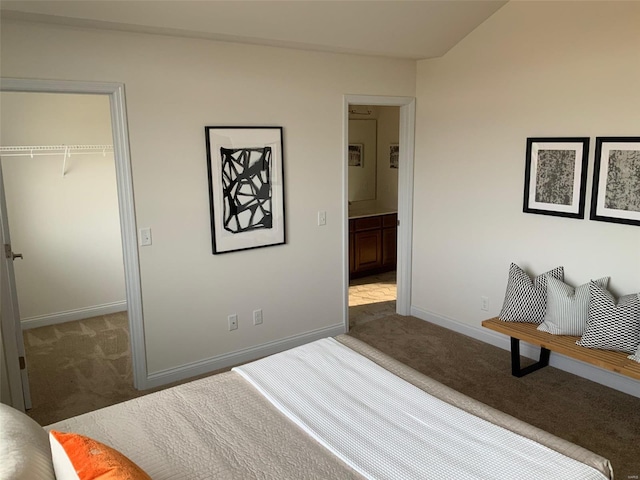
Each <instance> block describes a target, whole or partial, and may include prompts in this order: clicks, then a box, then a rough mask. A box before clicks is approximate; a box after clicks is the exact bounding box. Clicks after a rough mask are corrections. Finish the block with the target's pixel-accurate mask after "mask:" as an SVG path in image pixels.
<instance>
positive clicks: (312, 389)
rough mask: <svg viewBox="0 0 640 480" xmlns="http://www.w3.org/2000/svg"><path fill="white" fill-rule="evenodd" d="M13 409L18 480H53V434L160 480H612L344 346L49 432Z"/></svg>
mask: <svg viewBox="0 0 640 480" xmlns="http://www.w3.org/2000/svg"><path fill="white" fill-rule="evenodd" d="M7 409H9V410H13V409H10V408H9V407H5V408H3V409H2V410H0V422H1V424H2V433H1V434H2V435H4V436H5V437H7V436H9V437H11V438H12V439H13V440H11V442H12V444H11V445H9V444H8V443H7V441H5V440H6V439H1V440H2V442H0V449H1V450H2V451H1V454H0V461H2V464H0V477H1V478H3V479H5V478H6V479H10V480H14V479H22V478H29V479H31V480H36V479H39V478H55V476H54V475H53V470H52V467H51V466H50V465H48V462H51V453H50V447H49V442H48V440H49V438H48V437H49V436H48V434H47V431H62V432H75V433H79V434H81V435H85V436H87V437H90V438H92V439H95V440H97V441H99V442H102V443H104V444H106V445H109V446H111V447H113V448H114V449H116V450H117V451H118V452H121V453H123V454H124V455H126V456H127V457H128V458H129V459H131V461H132V462H134V463H135V464H136V465H138V466H139V467H140V468H141V469H142V470H144V471H145V472H146V473H147V474H148V475H149V476H150V477H151V478H153V479H154V480H156V479H157V480H163V479H172V480H177V479H189V480H198V479H212V478H220V479H251V478H260V479H279V480H285V479H362V478H396V479H403V478H406V479H413V478H416V479H417V478H434V479H442V478H457V477H458V476H461V477H462V478H467V479H473V478H477V479H482V480H486V479H489V478H496V479H498V478H519V479H524V478H531V479H536V480H540V479H544V478H549V479H556V478H563V479H571V478H575V479H581V480H583V479H594V480H601V479H612V478H613V471H612V469H611V465H610V463H609V462H608V461H607V460H606V459H605V458H603V457H601V456H599V455H597V454H594V453H592V452H589V451H587V450H585V449H583V448H582V447H579V446H578V445H575V444H572V443H570V442H567V441H565V440H562V439H560V438H558V437H555V436H553V435H551V434H549V433H547V432H544V431H542V430H540V429H537V428H535V427H533V426H531V425H528V424H526V423H523V422H521V421H519V420H517V419H515V418H513V417H511V416H508V415H506V414H504V413H502V412H500V411H497V410H495V409H493V408H490V407H488V406H486V405H484V404H481V403H479V402H477V401H475V400H473V399H471V398H469V397H466V396H465V395H462V394H460V393H459V392H456V391H454V390H452V389H450V388H448V387H446V386H444V385H443V384H441V383H438V382H436V381H434V380H432V379H430V378H428V377H426V376H424V375H422V374H420V373H418V372H416V371H415V370H413V369H411V368H409V367H407V366H406V365H403V364H401V363H400V362H397V361H396V360H394V359H392V358H391V357H388V356H387V355H385V354H383V353H381V352H380V351H378V350H376V349H374V348H372V347H370V346H369V345H367V344H365V343H363V342H361V341H359V340H357V339H355V338H352V337H349V336H346V335H340V336H338V337H335V338H328V339H323V340H319V341H317V342H312V343H310V344H308V345H303V346H301V347H297V348H295V349H292V350H289V351H286V352H283V353H280V354H277V355H273V356H271V357H267V358H265V359H261V360H258V361H256V362H252V363H250V364H247V365H244V366H241V367H239V368H236V369H233V370H232V371H230V372H226V373H223V374H219V375H215V376H212V377H208V378H204V379H200V380H196V381H193V382H190V383H186V384H183V385H179V386H176V387H173V388H169V389H166V390H163V391H159V392H156V393H152V394H149V395H146V396H143V397H139V398H136V399H133V400H130V401H127V402H124V403H121V404H117V405H113V406H110V407H107V408H103V409H101V410H97V411H95V412H91V413H87V414H84V415H79V416H77V417H73V418H70V419H67V420H64V421H61V422H58V423H55V424H53V425H49V426H47V427H45V428H41V427H39V426H37V427H34V426H33V425H29V426H27V423H28V422H32V423H33V424H35V422H33V421H32V420H31V419H29V418H28V417H27V416H26V415H23V414H21V413H19V412H15V411H14V412H10V413H7ZM20 422H25V425H24V426H23V425H21V424H20ZM35 425H37V424H35ZM16 432H18V433H16ZM20 442H22V443H24V444H25V445H21V444H20ZM7 457H11V458H9V460H10V461H9V462H7V461H6V460H7ZM29 468H31V469H32V471H31V473H28V470H29ZM10 469H13V471H10ZM21 469H22V470H21ZM25 469H26V470H25ZM25 471H27V473H25ZM34 471H37V472H38V473H37V476H36V474H35V473H33V472H34Z"/></svg>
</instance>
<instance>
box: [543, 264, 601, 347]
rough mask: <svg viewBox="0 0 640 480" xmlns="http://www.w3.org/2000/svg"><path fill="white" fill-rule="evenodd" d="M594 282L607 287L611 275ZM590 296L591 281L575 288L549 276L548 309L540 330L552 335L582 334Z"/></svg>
mask: <svg viewBox="0 0 640 480" xmlns="http://www.w3.org/2000/svg"><path fill="white" fill-rule="evenodd" d="M593 282H594V283H595V284H596V285H598V286H600V287H602V288H607V286H608V285H609V277H603V278H599V279H598V280H593ZM589 298H590V295H589V283H585V284H584V285H580V286H579V287H576V288H573V287H572V286H571V285H568V284H566V283H564V282H563V281H561V280H558V279H557V278H554V277H552V276H550V275H549V276H547V311H546V313H545V315H544V321H543V322H542V323H541V324H540V325H539V326H538V330H540V331H542V332H547V333H550V334H552V335H572V336H574V337H577V336H580V335H582V334H583V333H584V330H585V328H586V327H587V321H588V320H589Z"/></svg>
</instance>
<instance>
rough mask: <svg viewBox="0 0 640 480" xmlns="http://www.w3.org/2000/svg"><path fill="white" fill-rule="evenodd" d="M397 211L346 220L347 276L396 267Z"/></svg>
mask: <svg viewBox="0 0 640 480" xmlns="http://www.w3.org/2000/svg"><path fill="white" fill-rule="evenodd" d="M397 223H398V216H397V214H395V213H393V214H388V215H375V216H370V217H362V218H353V219H350V220H349V276H350V277H351V278H356V277H360V276H364V275H371V274H374V273H381V272H386V271H390V270H395V268H396V255H397V254H396V245H397V243H396V236H397Z"/></svg>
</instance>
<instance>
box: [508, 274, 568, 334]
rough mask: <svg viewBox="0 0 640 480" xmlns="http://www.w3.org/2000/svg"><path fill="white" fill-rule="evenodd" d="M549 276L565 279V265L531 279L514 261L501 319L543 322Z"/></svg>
mask: <svg viewBox="0 0 640 480" xmlns="http://www.w3.org/2000/svg"><path fill="white" fill-rule="evenodd" d="M547 276H550V277H553V278H557V279H558V280H564V267H556V268H554V269H553V270H550V271H548V272H546V273H543V274H542V275H538V276H537V277H536V278H535V279H533V280H531V278H530V277H529V275H527V273H526V272H525V271H524V270H522V269H521V268H520V267H519V266H518V265H516V264H515V263H512V264H511V267H509V281H508V282H507V291H506V293H505V296H504V303H503V304H502V310H501V311H500V315H499V318H500V320H504V321H505V322H529V323H542V321H543V320H544V314H545V312H546V309H547Z"/></svg>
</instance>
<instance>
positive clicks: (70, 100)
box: [0, 92, 133, 424]
mask: <svg viewBox="0 0 640 480" xmlns="http://www.w3.org/2000/svg"><path fill="white" fill-rule="evenodd" d="M0 95H1V96H2V106H3V109H2V124H3V129H2V137H1V140H2V142H1V143H2V157H1V158H2V168H3V174H4V175H3V176H4V189H5V197H6V207H7V213H8V220H9V222H8V224H9V228H10V230H11V236H12V243H13V248H14V249H15V250H18V251H20V252H21V253H22V254H23V258H22V259H21V260H19V261H16V262H14V270H15V279H16V287H17V288H16V291H17V294H18V300H19V302H18V303H19V311H20V317H21V318H20V322H19V326H20V330H21V331H22V335H23V339H24V345H25V357H26V365H27V371H28V375H27V376H25V378H27V377H28V384H29V387H30V388H29V389H28V390H27V391H30V397H31V399H30V400H31V401H29V398H25V400H26V402H25V406H26V407H27V408H29V409H30V411H29V413H30V414H31V415H32V416H34V415H35V418H36V420H38V421H40V422H41V423H44V424H46V423H51V421H55V420H56V418H55V417H50V416H48V412H53V411H55V410H57V411H59V410H60V409H61V406H62V405H67V406H68V408H71V410H70V411H69V414H70V415H72V414H76V413H77V411H76V410H77V408H78V407H79V405H78V404H79V403H82V404H84V405H87V406H89V405H91V406H94V407H96V408H97V407H100V406H104V404H105V402H107V403H113V402H111V401H110V397H111V396H113V394H114V392H115V391H117V388H114V385H118V384H121V383H123V384H124V385H125V386H126V387H128V388H129V389H133V373H132V368H131V354H130V351H131V350H130V346H129V341H128V339H129V332H128V318H127V302H126V291H125V275H124V265H123V258H122V243H121V229H120V218H119V208H118V193H117V183H116V171H115V162H114V156H113V145H112V144H113V134H112V128H111V116H110V105H109V97H107V96H106V95H77V94H59V93H33V92H29V93H27V92H3V93H1V94H0ZM101 397H103V398H101ZM74 406H75V407H76V409H75V410H74ZM87 408H88V407H87Z"/></svg>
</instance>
